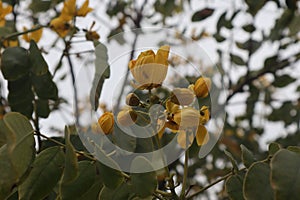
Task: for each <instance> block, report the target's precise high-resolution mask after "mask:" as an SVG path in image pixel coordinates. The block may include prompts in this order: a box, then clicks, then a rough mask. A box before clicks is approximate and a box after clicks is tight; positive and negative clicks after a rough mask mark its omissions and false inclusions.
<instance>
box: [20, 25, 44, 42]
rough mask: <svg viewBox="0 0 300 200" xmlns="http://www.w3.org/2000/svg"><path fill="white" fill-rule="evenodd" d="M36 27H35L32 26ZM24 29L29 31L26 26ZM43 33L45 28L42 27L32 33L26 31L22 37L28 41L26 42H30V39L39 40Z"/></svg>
mask: <svg viewBox="0 0 300 200" xmlns="http://www.w3.org/2000/svg"><path fill="white" fill-rule="evenodd" d="M32 28H34V27H32ZM23 30H24V31H27V28H26V27H23ZM42 34H43V28H40V29H38V30H36V31H33V32H31V33H26V34H23V35H22V38H23V39H24V40H25V41H26V42H30V40H34V41H35V42H38V41H39V40H40V39H41V37H42Z"/></svg>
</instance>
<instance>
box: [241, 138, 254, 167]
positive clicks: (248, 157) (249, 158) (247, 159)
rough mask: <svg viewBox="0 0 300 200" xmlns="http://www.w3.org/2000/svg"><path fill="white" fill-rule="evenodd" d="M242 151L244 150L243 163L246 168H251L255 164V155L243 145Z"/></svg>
mask: <svg viewBox="0 0 300 200" xmlns="http://www.w3.org/2000/svg"><path fill="white" fill-rule="evenodd" d="M241 149H242V161H243V163H244V165H245V167H247V168H249V167H250V165H252V163H254V162H255V158H254V156H253V153H252V152H251V151H250V150H249V149H247V147H245V146H244V145H242V144H241Z"/></svg>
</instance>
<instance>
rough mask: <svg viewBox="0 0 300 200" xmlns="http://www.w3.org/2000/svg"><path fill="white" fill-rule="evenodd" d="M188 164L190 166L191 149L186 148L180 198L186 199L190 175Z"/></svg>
mask: <svg viewBox="0 0 300 200" xmlns="http://www.w3.org/2000/svg"><path fill="white" fill-rule="evenodd" d="M188 166H189V150H188V149H186V151H185V156H184V172H183V181H182V189H181V194H180V199H182V200H184V199H185V188H186V184H187V176H188Z"/></svg>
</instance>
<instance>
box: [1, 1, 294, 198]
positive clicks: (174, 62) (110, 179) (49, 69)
mask: <svg viewBox="0 0 300 200" xmlns="http://www.w3.org/2000/svg"><path fill="white" fill-rule="evenodd" d="M0 2H1V5H0V11H1V12H0V55H1V65H0V69H1V73H2V75H3V76H1V77H0V80H1V81H0V86H1V87H0V91H1V92H0V172H1V173H0V199H10V200H13V199H101V200H102V199H104V200H105V199H115V200H118V199H135V200H137V199H193V198H196V197H199V198H205V197H207V198H212V197H215V198H219V199H228V198H229V199H234V200H240V199H278V200H281V199H299V197H298V193H299V191H300V188H299V182H300V172H299V166H300V153H299V152H300V148H299V145H300V113H299V107H300V100H299V99H300V98H299V92H300V86H299V80H298V77H299V76H298V74H297V73H299V69H298V65H299V59H300V51H299V49H300V48H299V34H300V24H299V17H300V10H299V5H300V1H298V0H285V1H278V0H270V1H259V2H258V1H254V0H240V1H231V3H230V5H229V3H226V2H223V3H221V4H222V5H224V8H225V9H221V7H222V6H221V7H220V6H218V5H217V4H218V3H214V2H209V1H206V2H203V3H199V2H198V1H195V0H189V1H182V0H180V1H175V0H165V1H163V0H154V1H147V0H145V1H144V2H142V3H137V2H136V1H118V0H113V1H108V2H107V1H99V2H92V1H88V0H87V1H78V2H76V0H65V1H62V0H52V1H44V0H34V1H27V0H22V1H16V0H3V1H0ZM99 6H100V7H101V8H103V7H104V8H105V9H104V10H105V13H101V15H99V16H98V13H97V12H98V11H97V9H98V8H99ZM91 7H93V8H91ZM93 9H94V10H93ZM268 12H269V13H272V14H270V18H272V19H268V20H266V19H264V18H268V17H266V16H268V14H266V13H268ZM91 16H93V18H92V20H95V21H94V22H91ZM23 18H24V19H26V23H24V21H23V20H24V19H23ZM186 18H188V19H186ZM244 19H246V20H244ZM106 20H107V21H106ZM108 20H110V21H111V23H110V22H108ZM182 20H183V21H184V20H185V21H184V23H182V22H183V21H182ZM264 20H266V21H267V22H264ZM186 21H188V23H186ZM80 22H81V23H80ZM82 22H83V23H82ZM269 23H270V24H271V25H270V24H269ZM29 24H30V25H32V26H31V27H32V28H30V29H27V28H25V29H23V30H21V29H20V27H22V26H25V27H27V26H28V25H29ZM82 24H84V25H82ZM87 26H89V28H87ZM95 26H96V27H95ZM147 26H154V27H157V28H161V27H165V28H169V29H170V30H172V31H173V32H171V33H170V34H168V35H163V36H162V38H160V42H159V44H157V46H160V45H162V44H167V45H169V46H170V47H171V51H172V47H173V46H176V45H182V44H189V43H188V42H189V41H190V38H192V39H193V43H197V44H206V45H207V43H205V42H207V41H208V42H210V43H212V44H213V45H211V46H214V47H215V49H214V53H215V54H216V56H215V57H216V59H213V63H212V65H215V66H216V67H214V68H213V69H212V68H210V69H212V70H207V71H205V69H204V73H203V74H205V75H207V76H208V77H210V78H211V79H206V78H205V77H204V76H202V77H201V78H200V79H201V80H200V79H199V76H198V75H193V74H192V75H191V74H183V75H184V76H186V79H187V80H188V81H189V84H191V85H190V87H189V88H187V87H188V86H187V87H186V88H180V89H182V90H177V92H178V94H181V95H183V96H184V98H183V99H179V98H177V97H174V94H176V92H175V91H176V90H174V91H173V93H172V91H167V90H165V89H164V88H160V84H151V85H143V84H142V83H143V80H144V79H145V77H142V78H141V77H139V76H141V74H147V73H146V72H145V71H144V73H137V72H136V71H134V68H135V70H140V69H138V68H139V66H138V65H136V63H138V62H144V63H143V64H149V63H145V62H146V61H144V60H143V59H145V58H143V56H145V55H144V54H143V56H139V57H138V56H137V55H135V53H136V52H135V51H134V50H135V48H137V44H136V42H137V41H139V39H140V35H142V34H143V31H145V30H146V29H145V28H146V27H147ZM94 27H95V28H94ZM99 27H100V29H99ZM102 27H104V28H103V29H102ZM137 28H141V31H136V32H132V33H133V36H134V40H133V41H134V42H133V43H131V40H130V39H131V38H127V37H124V35H123V34H119V35H117V34H118V33H121V32H123V31H125V30H126V31H127V30H131V29H137ZM95 30H97V32H100V33H101V39H100V36H99V34H98V33H97V32H96V31H95ZM105 30H106V31H105ZM160 31H161V30H160V29H159V30H158V32H160ZM129 32H130V31H129ZM41 35H42V37H40V36H41ZM48 35H49V36H51V37H48ZM115 35H117V36H115ZM113 36H115V37H113ZM51 38H55V39H54V40H53V41H52V39H51ZM99 40H101V42H100V41H99ZM78 43H81V44H82V45H81V46H79V47H77V46H76V45H77V44H78ZM210 43H209V44H210ZM110 44H114V47H116V45H117V46H120V47H124V46H126V45H129V46H131V51H130V56H129V57H130V59H129V63H130V66H129V67H130V70H131V73H132V75H133V77H134V79H135V81H136V82H135V83H138V84H140V86H141V87H139V90H135V89H134V88H132V87H131V86H126V87H125V86H123V88H121V90H122V92H121V94H120V96H119V97H118V98H117V99H116V105H113V106H114V107H115V108H116V110H120V104H121V103H120V102H121V100H122V101H123V99H124V98H123V97H124V96H123V92H124V93H125V91H126V92H127V91H130V92H131V93H130V96H129V97H128V99H127V100H126V102H127V104H128V106H129V108H128V109H125V110H121V112H119V114H120V115H118V117H117V119H112V120H115V121H120V122H121V123H125V124H126V123H128V122H130V123H131V122H132V121H133V122H134V123H135V124H138V125H140V126H144V127H145V126H147V125H148V124H149V122H150V121H151V120H153V118H151V116H150V115H149V113H150V112H151V111H153V110H151V109H150V107H151V106H153V105H157V104H159V105H161V106H163V108H164V110H158V111H157V110H155V111H157V112H160V111H161V112H162V113H168V120H167V121H166V122H167V123H166V126H164V127H163V128H161V129H160V132H159V131H158V132H159V134H157V137H151V138H147V139H143V138H142V139H141V138H135V137H132V136H129V135H127V134H125V133H124V132H123V130H121V129H120V128H118V126H116V124H114V123H112V122H111V123H110V127H108V128H109V130H112V129H114V134H110V131H109V133H108V134H107V135H105V136H104V135H103V134H102V133H101V130H99V125H97V122H93V121H91V122H90V124H89V125H84V124H81V122H82V121H83V120H82V118H83V117H82V116H83V115H84V114H83V110H84V108H83V107H82V104H85V103H86V102H83V101H81V100H80V99H79V94H78V88H77V87H78V84H76V76H75V75H76V70H77V69H76V67H77V63H78V62H81V61H82V60H83V58H85V59H93V60H95V65H94V66H93V67H94V74H93V76H94V77H92V78H91V79H93V82H92V87H91V88H89V89H90V96H89V105H90V107H91V109H92V110H95V111H100V110H101V111H100V112H102V111H103V112H109V111H110V109H112V108H107V107H106V108H105V106H103V104H102V103H101V102H100V98H101V97H103V96H105V94H104V93H103V92H102V91H103V88H104V86H105V83H106V82H107V80H109V78H110V77H111V71H112V69H111V65H112V63H111V60H110V57H109V56H110V55H111V52H110V49H109V48H108V47H109V45H110ZM83 46H84V47H87V48H89V49H88V50H82V49H81V48H82V47H83ZM208 46H209V45H208ZM208 46H207V48H209V47H208ZM166 48H167V47H166V46H163V47H161V49H160V50H158V51H157V53H156V54H155V53H154V52H153V51H152V52H150V51H151V50H149V51H147V53H145V54H149V55H151V56H152V55H153V56H154V57H153V60H151V61H152V62H151V63H150V64H152V63H153V62H154V63H156V64H162V65H168V64H166V63H168V62H169V68H171V67H172V69H177V68H176V67H178V66H182V65H183V66H185V65H187V63H189V62H191V63H195V62H197V61H195V60H197V59H198V58H193V57H192V56H191V57H188V58H187V60H185V61H184V62H181V61H180V59H179V60H178V59H176V57H173V56H169V58H168V57H166V58H164V59H162V58H161V59H155V56H157V55H159V51H163V50H165V51H166ZM147 50H148V49H147ZM168 52H169V50H168ZM187 52H188V49H187ZM160 53H162V52H160ZM193 53H194V54H197V53H198V52H193ZM86 54H87V55H89V56H85V55H86ZM49 55H51V56H49ZM57 55H58V56H57ZM149 55H147V56H149ZM94 56H95V57H96V59H94ZM193 56H195V55H193ZM49 57H50V59H49ZM162 57H164V56H162ZM196 57H197V56H196ZM212 57H213V56H212ZM135 58H136V60H134V59H135ZM148 59H149V57H148ZM151 59H152V58H151ZM167 59H168V62H167ZM165 61H166V62H165ZM87 65H88V64H87ZM197 65H198V66H202V65H203V63H202V61H199V62H198V63H197ZM124 66H125V67H126V69H127V68H128V63H124ZM160 67H161V66H160ZM127 70H128V72H129V71H130V70H129V69H127ZM160 70H161V69H160ZM297 70H298V71H297ZM159 72H160V73H158V70H154V72H153V73H152V72H151V73H152V74H155V75H156V76H154V77H152V83H153V82H155V81H156V80H158V79H159V77H160V75H161V74H164V75H165V73H167V70H165V71H164V70H161V71H159ZM164 78H165V77H163V78H162V79H159V81H156V82H159V83H161V82H162V81H163V79H164ZM125 79H126V80H125V82H126V81H128V73H127V75H126V76H125ZM175 79H176V78H175ZM197 79H198V80H197ZM66 80H71V85H70V88H71V89H72V91H71V92H72V95H73V100H71V99H70V98H67V97H66V96H65V94H64V93H65V92H64V91H65V90H64V88H65V85H66V84H68V83H67V82H65V81H66ZM137 80H138V81H137ZM210 80H212V81H211V82H210ZM181 81H182V80H181V79H178V80H177V79H176V81H174V85H176V84H177V85H180V82H181ZM125 82H124V83H125ZM200 82H201V84H200ZM192 83H194V85H192ZM124 85H126V84H124ZM209 85H211V88H212V90H211V91H209V88H210V87H209ZM218 86H219V87H225V88H226V89H227V94H228V95H227V96H226V97H225V98H224V94H222V93H221V92H219V90H214V89H215V88H218ZM6 88H7V89H6ZM195 88H198V89H195ZM143 89H145V90H143ZM151 90H152V91H151ZM200 90H201V91H202V92H203V93H205V95H202V96H201V95H200V96H199V95H197V97H196V99H197V102H198V103H199V108H197V109H194V110H193V109H187V108H186V107H189V106H190V104H191V103H190V101H189V98H188V96H189V95H191V94H192V101H193V100H194V96H193V95H194V94H199V93H200V92H199V91H200ZM208 91H209V92H208ZM197 92H198V93H197ZM291 94H293V95H291ZM161 96H163V98H161ZM175 96H176V95H175ZM122 98H123V99H122ZM169 99H170V100H169ZM184 101H187V102H188V103H186V102H185V103H183V104H182V105H180V106H181V107H180V106H178V104H180V103H182V102H184ZM99 102H100V103H99ZM124 102H125V100H124ZM215 102H222V103H223V104H224V106H225V108H226V112H227V113H228V115H227V117H226V118H225V119H224V120H225V122H224V123H225V124H224V127H221V128H223V131H222V134H223V135H222V137H220V139H218V138H217V139H218V142H217V144H216V145H215V147H214V148H213V149H212V150H211V151H210V153H209V154H208V155H206V157H204V158H202V157H201V158H200V154H199V149H200V151H202V147H201V145H204V144H205V143H207V142H210V141H212V140H214V139H215V137H217V136H218V135H217V133H214V132H213V131H212V132H207V130H206V128H205V126H204V125H206V123H207V122H208V120H211V121H212V123H213V122H216V121H218V120H219V119H218V115H217V114H218V110H217V111H216V110H214V109H213V108H211V107H210V106H211V105H213V104H214V103H215ZM176 105H177V106H176ZM239 105H241V106H242V107H238V109H237V107H235V106H239ZM184 106H186V107H185V109H183V107H184ZM66 107H67V108H70V109H73V111H72V114H71V116H72V117H73V118H74V119H72V120H73V121H74V124H72V123H71V124H67V125H66V127H65V130H64V131H63V130H54V129H50V130H47V129H46V128H45V126H47V123H53V127H55V123H54V122H53V120H52V121H51V118H55V117H56V116H57V114H58V113H60V114H62V115H65V114H66V113H67V112H66V109H65V108H66ZM240 108H241V109H240ZM241 110H242V111H241ZM179 111H180V112H181V113H180V115H179V114H178V113H179ZM182 113H186V115H188V116H190V115H194V116H195V115H196V116H197V118H200V120H202V121H201V123H199V124H198V123H197V126H198V127H197V128H198V130H201V131H198V132H196V133H195V132H194V133H193V134H194V135H193V134H190V133H184V134H181V135H180V134H179V133H178V134H172V133H170V132H171V131H172V132H177V131H178V127H176V125H178V124H179V122H180V121H181V120H182V119H181V116H182V115H183V114H182ZM200 113H201V117H202V118H201V117H200V116H198V115H200ZM210 114H211V116H212V119H210V117H209V115H210ZM67 115H68V114H67ZM215 116H216V117H215ZM214 117H215V119H214ZM41 118H43V119H41ZM192 118H193V117H192ZM192 118H189V119H192ZM100 119H101V118H100ZM100 119H99V124H100V126H101V124H103V126H105V123H104V122H103V123H102V121H101V120H100ZM128 119H130V120H129V121H128ZM81 120H82V121H81ZM57 121H58V120H57ZM191 121H192V120H188V121H187V123H188V122H190V123H192V122H191ZM45 122H47V123H45ZM95 123H96V125H95ZM192 124H195V123H192ZM274 124H276V125H278V124H280V125H282V130H283V131H284V132H283V134H281V135H278V136H276V138H275V135H274V137H272V138H275V139H272V141H269V142H271V143H270V144H269V145H268V149H267V150H266V145H264V144H263V145H262V142H261V141H262V140H263V139H264V138H266V137H268V136H270V135H272V134H273V133H272V131H275V129H276V128H273V130H272V131H270V126H273V125H274ZM100 128H101V127H100ZM83 130H87V132H91V133H92V135H89V137H95V140H96V139H99V140H100V138H102V137H106V138H108V140H109V141H111V142H113V143H114V144H116V145H117V146H118V148H121V149H125V150H127V151H130V152H151V151H153V150H157V149H159V147H160V146H164V145H167V144H168V143H169V142H170V141H171V140H172V139H174V138H177V142H178V143H179V145H180V146H181V147H182V148H183V149H187V150H186V152H185V159H183V160H184V161H182V159H177V160H176V161H174V162H173V163H171V164H170V165H169V166H166V167H165V168H163V169H159V170H154V165H155V162H154V161H155V158H146V157H144V156H138V157H136V158H134V159H131V160H128V168H130V169H131V170H132V171H139V170H140V169H144V170H145V169H147V170H146V171H148V172H144V173H129V172H124V171H122V170H121V168H120V166H119V165H118V163H116V162H115V161H114V160H113V159H112V158H111V157H113V156H114V153H115V152H117V153H120V152H118V151H112V153H111V152H109V151H107V149H105V148H106V146H105V145H106V144H103V146H97V145H95V144H93V142H91V141H88V143H89V145H91V146H92V147H93V148H91V149H90V148H89V147H88V146H86V145H84V144H83V142H82V137H81V136H80V133H79V131H83ZM57 133H58V135H57V136H53V135H54V134H57ZM147 134H148V133H147ZM206 135H207V137H206ZM158 136H159V137H158ZM190 136H192V137H190ZM194 136H195V137H196V139H195V140H193V138H194ZM272 136H273V135H272ZM190 138H192V139H190ZM205 138H206V139H205ZM85 139H91V138H88V137H87V138H85ZM240 144H242V145H240ZM199 146H200V147H199ZM114 150H115V149H114ZM99 157H100V158H101V159H100V160H101V162H100V161H99V160H98V159H97V158H99ZM103 161H105V162H103ZM105 163H106V164H105ZM108 165H109V166H113V167H114V168H110V167H109V166H108ZM199 177H200V179H201V180H199ZM215 185H217V186H215ZM178 186H180V187H178ZM214 186H215V189H214V190H211V191H209V192H208V190H210V188H211V187H214ZM262 191H263V192H262Z"/></svg>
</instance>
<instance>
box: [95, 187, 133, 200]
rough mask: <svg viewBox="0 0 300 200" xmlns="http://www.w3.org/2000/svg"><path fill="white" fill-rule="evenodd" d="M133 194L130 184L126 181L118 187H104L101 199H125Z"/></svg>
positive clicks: (100, 195)
mask: <svg viewBox="0 0 300 200" xmlns="http://www.w3.org/2000/svg"><path fill="white" fill-rule="evenodd" d="M130 194H131V190H130V187H129V185H127V184H126V183H123V184H121V185H120V186H118V187H117V188H116V189H109V188H107V187H103V188H102V190H101V192H100V194H99V198H98V199H99V200H124V199H129V196H130Z"/></svg>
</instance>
